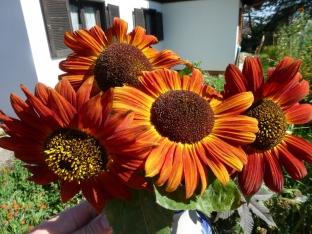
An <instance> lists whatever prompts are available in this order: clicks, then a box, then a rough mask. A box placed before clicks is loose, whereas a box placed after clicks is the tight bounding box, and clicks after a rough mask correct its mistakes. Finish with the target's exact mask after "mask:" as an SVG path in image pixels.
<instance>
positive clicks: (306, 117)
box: [284, 104, 312, 124]
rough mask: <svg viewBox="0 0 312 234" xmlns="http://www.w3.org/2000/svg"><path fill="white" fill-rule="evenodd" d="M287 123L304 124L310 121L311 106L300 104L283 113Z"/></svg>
mask: <svg viewBox="0 0 312 234" xmlns="http://www.w3.org/2000/svg"><path fill="white" fill-rule="evenodd" d="M284 114H285V117H286V120H287V123H292V124H305V123H308V122H309V121H311V120H312V106H311V105H310V104H300V105H295V106H292V107H291V108H289V109H287V110H285V111H284Z"/></svg>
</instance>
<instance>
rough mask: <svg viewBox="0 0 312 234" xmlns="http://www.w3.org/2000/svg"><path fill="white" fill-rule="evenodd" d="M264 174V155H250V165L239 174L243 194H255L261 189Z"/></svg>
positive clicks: (255, 153) (254, 153)
mask: <svg viewBox="0 0 312 234" xmlns="http://www.w3.org/2000/svg"><path fill="white" fill-rule="evenodd" d="M263 174H264V161H263V155H262V153H257V152H253V153H251V154H248V163H247V164H246V165H245V166H244V168H243V170H242V172H240V173H238V182H239V186H240V189H241V191H242V193H243V194H244V195H245V196H246V195H249V194H255V193H257V192H258V190H259V189H260V188H261V185H262V180H263V176H264V175H263Z"/></svg>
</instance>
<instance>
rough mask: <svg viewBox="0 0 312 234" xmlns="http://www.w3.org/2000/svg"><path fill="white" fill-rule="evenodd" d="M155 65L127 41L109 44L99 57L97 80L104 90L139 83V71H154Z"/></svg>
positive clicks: (96, 67)
mask: <svg viewBox="0 0 312 234" xmlns="http://www.w3.org/2000/svg"><path fill="white" fill-rule="evenodd" d="M152 70H153V67H152V65H151V63H150V62H149V60H148V59H147V57H146V56H145V55H144V54H143V52H142V51H141V50H140V49H138V48H137V47H135V46H133V45H130V44H127V43H115V44H112V45H110V46H108V47H107V48H106V49H105V50H104V51H103V52H102V53H101V54H100V56H99V57H98V59H97V61H96V64H95V67H94V75H95V80H96V82H97V84H98V86H99V87H100V89H101V90H102V91H107V90H108V89H110V88H111V87H117V86H118V87H121V86H123V84H130V85H139V84H140V82H139V80H138V72H139V71H152Z"/></svg>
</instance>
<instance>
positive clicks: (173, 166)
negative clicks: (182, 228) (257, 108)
mask: <svg viewBox="0 0 312 234" xmlns="http://www.w3.org/2000/svg"><path fill="white" fill-rule="evenodd" d="M139 79H140V81H141V82H142V86H123V87H116V88H115V96H114V97H115V99H114V104H113V113H122V112H124V111H125V110H132V111H133V112H134V119H133V125H134V126H144V127H146V128H147V130H146V131H145V132H144V133H143V134H141V135H140V136H138V138H137V139H140V140H141V141H147V140H149V141H153V142H155V144H157V145H159V146H158V147H157V148H154V149H152V150H151V152H150V153H149V154H148V155H147V156H146V158H145V173H146V176H147V177H154V176H156V175H157V176H158V177H157V181H156V182H155V184H156V186H162V185H164V184H165V183H166V187H165V189H166V191H168V192H172V191H174V190H176V189H177V187H178V186H179V184H180V183H181V182H183V183H184V184H185V189H186V198H189V197H190V196H191V195H192V194H193V193H194V191H195V189H196V187H197V186H198V183H199V180H201V194H202V193H203V192H204V190H205V189H206V187H207V182H208V175H207V166H208V167H209V168H210V169H211V170H212V172H213V173H214V174H215V175H216V177H217V178H218V179H219V180H220V182H221V183H222V184H226V183H227V182H228V181H229V173H228V169H234V170H237V171H240V170H242V167H243V164H245V163H246V162H247V157H246V155H245V154H244V151H243V150H242V149H241V148H240V147H239V145H246V144H250V143H251V142H253V141H254V139H255V134H254V133H256V132H257V131H258V128H257V124H258V122H257V121H256V120H255V119H254V118H251V117H248V116H243V115H240V113H241V112H244V111H245V110H247V108H249V107H250V105H251V103H252V101H253V95H252V93H251V92H246V93H240V94H238V95H235V96H233V97H232V98H230V99H227V100H225V101H223V100H222V99H221V96H220V95H219V94H218V93H217V92H216V91H215V90H214V89H213V88H212V87H210V86H207V85H205V84H204V80H203V76H202V74H201V72H200V71H199V70H196V69H194V71H193V72H192V76H191V77H189V76H184V77H183V78H180V77H179V75H178V73H177V72H176V71H173V70H168V69H159V70H155V71H151V72H147V71H145V72H142V77H140V78H139Z"/></svg>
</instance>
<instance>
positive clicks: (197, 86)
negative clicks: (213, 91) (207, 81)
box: [188, 68, 204, 93]
mask: <svg viewBox="0 0 312 234" xmlns="http://www.w3.org/2000/svg"><path fill="white" fill-rule="evenodd" d="M203 84H204V77H203V74H202V73H201V72H200V70H198V69H195V68H194V69H193V71H192V76H191V80H190V86H189V89H188V90H189V91H192V92H194V93H199V92H200V91H201V89H202V88H203Z"/></svg>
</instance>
